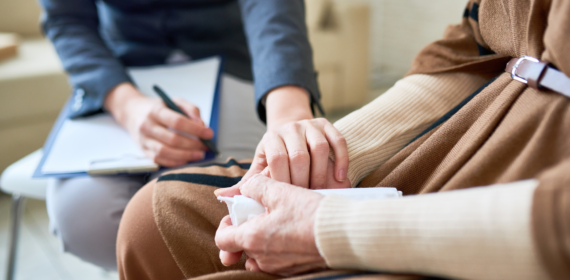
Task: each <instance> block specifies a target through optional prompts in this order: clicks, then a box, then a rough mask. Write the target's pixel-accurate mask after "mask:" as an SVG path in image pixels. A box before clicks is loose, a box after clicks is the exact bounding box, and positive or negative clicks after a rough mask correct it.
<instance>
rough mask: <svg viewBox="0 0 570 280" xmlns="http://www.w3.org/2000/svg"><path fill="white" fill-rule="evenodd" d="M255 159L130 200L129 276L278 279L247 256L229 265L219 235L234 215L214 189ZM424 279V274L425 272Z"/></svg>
mask: <svg viewBox="0 0 570 280" xmlns="http://www.w3.org/2000/svg"><path fill="white" fill-rule="evenodd" d="M248 168H249V163H248V162H247V161H245V162H237V161H235V160H231V159H230V160H229V161H228V162H227V163H226V164H212V165H210V166H208V167H190V168H184V169H180V170H176V171H171V172H167V173H166V174H164V175H162V176H161V177H159V178H158V179H156V180H153V181H152V182H150V183H148V184H147V185H146V186H144V187H143V188H142V189H141V190H140V191H139V192H138V193H137V194H136V195H135V196H134V197H133V199H132V200H131V201H130V202H129V204H128V206H127V208H126V210H125V213H124V214H123V219H122V221H121V225H120V227H119V235H118V240H117V260H118V267H119V276H120V278H121V279H123V280H131V279H136V280H151V279H161V280H167V279H173V280H176V279H185V278H192V277H198V279H202V280H206V279H235V280H238V279H244V280H245V279H254V280H255V279H264V280H265V279H267V280H269V279H277V278H279V277H277V276H274V275H269V274H265V273H258V272H249V271H245V270H244V264H245V257H242V259H241V260H240V262H238V263H237V264H235V265H232V266H229V267H226V266H223V265H222V263H221V262H220V259H219V249H218V248H217V247H216V244H215V242H214V236H215V233H216V230H217V228H218V225H219V223H220V221H221V219H222V218H223V217H224V216H225V215H227V214H228V210H227V208H226V205H225V204H223V203H220V202H219V201H218V200H217V199H216V197H215V196H214V194H213V192H214V190H216V189H217V188H218V187H229V186H232V185H234V184H235V183H236V182H237V181H239V180H240V179H241V176H243V175H244V174H245V172H246V171H247V169H248ZM292 279H392V280H393V279H402V280H404V279H406V280H408V279H418V277H416V276H405V275H399V276H396V275H389V274H378V273H371V272H361V271H360V272H359V271H347V270H327V271H321V272H314V273H309V274H305V275H302V276H298V277H293V278H292ZM420 279H421V277H420Z"/></svg>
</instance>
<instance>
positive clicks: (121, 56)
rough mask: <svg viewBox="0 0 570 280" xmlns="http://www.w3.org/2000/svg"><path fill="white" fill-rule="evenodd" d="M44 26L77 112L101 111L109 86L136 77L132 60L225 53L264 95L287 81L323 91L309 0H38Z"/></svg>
mask: <svg viewBox="0 0 570 280" xmlns="http://www.w3.org/2000/svg"><path fill="white" fill-rule="evenodd" d="M40 3H41V4H42V6H43V8H44V15H43V18H42V26H43V30H44V32H45V34H46V35H47V37H48V38H49V39H50V40H51V41H52V42H53V44H54V46H55V48H56V50H57V53H58V55H59V57H60V58H61V61H62V63H63V66H64V68H65V70H66V71H67V73H68V74H69V77H70V81H71V84H72V86H73V87H74V94H75V95H76V96H75V99H76V100H79V101H80V104H79V105H80V106H74V112H73V113H72V117H78V116H86V115H91V114H95V113H98V112H101V110H102V107H103V102H104V100H105V97H106V95H107V94H108V93H109V91H110V90H111V89H112V88H114V87H115V86H117V85H118V84H120V83H122V82H130V81H131V80H130V78H129V76H128V75H127V73H126V72H125V67H126V66H147V65H157V64H163V63H165V61H166V59H167V57H168V56H169V55H170V54H171V53H172V52H173V51H175V50H180V51H183V52H184V53H185V54H187V55H188V56H190V57H191V58H193V59H197V58H201V57H207V56H211V55H219V54H222V55H224V56H225V58H226V61H225V71H226V72H227V73H230V74H232V75H235V76H237V77H240V78H243V79H248V80H253V81H254V84H255V97H256V102H257V111H258V115H259V117H260V118H261V119H262V120H264V121H265V107H264V106H263V104H262V103H261V102H260V100H261V98H262V97H263V96H264V95H265V94H266V93H267V92H268V91H270V90H271V89H273V88H276V87H279V86H283V85H297V86H300V87H303V88H305V89H306V90H307V91H308V92H309V93H310V95H311V99H312V102H313V103H315V102H316V103H318V100H319V99H320V93H319V90H318V86H317V82H316V75H315V71H314V67H313V59H312V51H311V46H310V44H309V42H308V39H307V30H306V26H305V18H304V17H305V11H304V2H303V0H102V1H101V0H100V1H96V0H40Z"/></svg>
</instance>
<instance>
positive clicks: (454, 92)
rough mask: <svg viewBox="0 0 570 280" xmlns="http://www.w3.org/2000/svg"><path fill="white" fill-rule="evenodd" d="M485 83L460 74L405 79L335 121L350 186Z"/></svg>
mask: <svg viewBox="0 0 570 280" xmlns="http://www.w3.org/2000/svg"><path fill="white" fill-rule="evenodd" d="M485 82H486V80H485V79H483V78H481V77H480V76H477V75H472V74H465V73H443V74H434V75H411V76H407V77H405V78H403V79H401V80H400V81H398V82H397V83H396V84H395V85H394V86H393V87H392V88H391V89H390V90H388V91H387V92H386V93H384V94H382V95H381V96H380V97H378V98H376V99H375V100H374V101H372V102H370V103H369V104H367V105H366V106H364V107H362V108H361V109H359V110H356V111H354V112H352V113H351V114H349V115H348V116H346V117H344V118H342V119H340V120H339V121H337V122H336V123H335V124H334V126H335V127H336V128H337V129H338V130H339V131H340V132H341V133H342V135H344V137H345V138H346V140H347V142H348V153H349V161H350V164H349V168H348V179H349V180H350V182H351V184H352V186H353V187H354V186H356V185H357V184H358V183H359V182H360V181H361V180H362V179H363V178H364V177H366V175H368V174H369V173H370V172H372V171H374V170H375V169H376V168H378V167H379V166H380V165H381V164H382V163H384V162H385V161H386V160H388V159H389V158H390V157H392V156H393V155H394V154H396V153H397V152H398V151H399V150H400V149H401V148H403V147H404V145H406V144H407V143H408V142H409V141H410V140H411V139H413V138H414V137H415V136H416V135H418V134H419V133H421V132H422V131H423V130H424V129H426V128H427V127H429V126H430V125H431V124H432V123H434V122H435V121H436V120H438V119H439V118H440V117H442V116H443V115H444V114H445V113H447V112H448V111H449V110H451V109H452V108H453V107H455V106H456V105H457V104H459V103H460V102H461V101H462V100H463V99H465V98H466V97H467V96H469V95H470V94H471V93H473V92H474V91H475V90H477V89H478V88H479V87H481V86H482V85H483V84H484V83H485Z"/></svg>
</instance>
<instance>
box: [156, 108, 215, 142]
mask: <svg viewBox="0 0 570 280" xmlns="http://www.w3.org/2000/svg"><path fill="white" fill-rule="evenodd" d="M151 116H152V118H153V119H154V120H155V121H156V122H158V123H159V124H161V125H163V126H166V127H169V128H172V129H174V130H177V131H180V132H183V133H188V134H190V135H195V136H196V137H199V138H202V139H211V138H212V137H213V136H214V132H213V131H212V130H211V129H210V128H208V127H205V126H204V124H202V123H200V122H195V121H192V120H190V119H189V118H187V117H185V116H183V115H181V114H179V113H177V112H174V111H172V110H170V109H168V108H166V107H164V106H161V107H156V108H155V109H153V110H152V112H151Z"/></svg>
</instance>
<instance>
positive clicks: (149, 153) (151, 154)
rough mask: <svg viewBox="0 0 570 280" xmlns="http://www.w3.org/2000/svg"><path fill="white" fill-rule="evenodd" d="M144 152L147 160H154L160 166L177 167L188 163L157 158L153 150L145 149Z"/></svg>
mask: <svg viewBox="0 0 570 280" xmlns="http://www.w3.org/2000/svg"><path fill="white" fill-rule="evenodd" d="M143 152H144V154H145V156H146V157H147V158H149V159H152V160H153V161H154V162H155V163H156V164H158V165H160V166H164V167H177V166H181V165H184V164H185V163H186V161H180V160H170V159H160V158H156V156H155V153H154V152H153V151H151V150H147V149H143Z"/></svg>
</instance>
